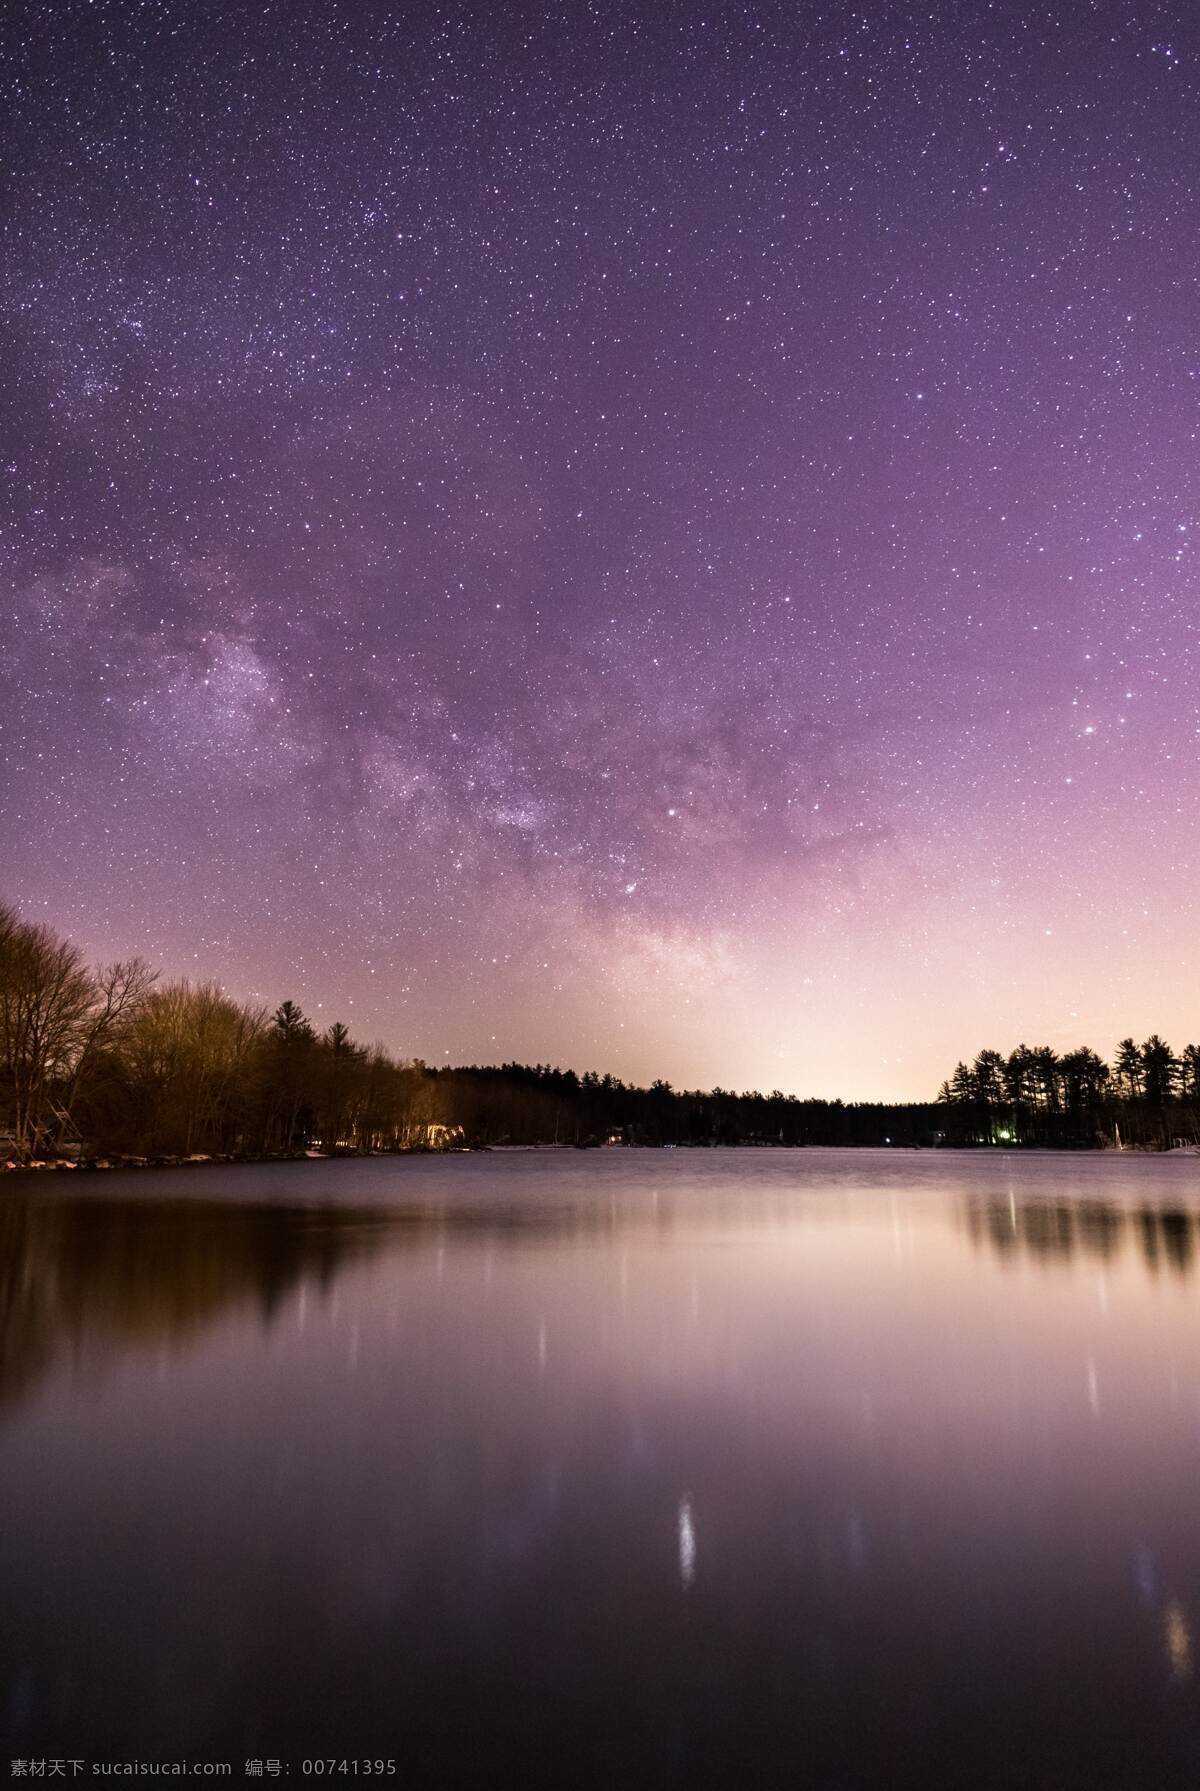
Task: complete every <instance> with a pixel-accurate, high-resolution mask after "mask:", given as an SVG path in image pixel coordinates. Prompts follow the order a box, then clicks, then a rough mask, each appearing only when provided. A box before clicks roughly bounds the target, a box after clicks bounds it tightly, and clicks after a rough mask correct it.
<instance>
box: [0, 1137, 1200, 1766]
mask: <svg viewBox="0 0 1200 1791" xmlns="http://www.w3.org/2000/svg"><path fill="white" fill-rule="evenodd" d="M1198 1215H1200V1158H1195V1157H1193V1158H1174V1159H1158V1160H1154V1159H1142V1160H1131V1159H1129V1158H1120V1157H1105V1158H1068V1157H1054V1156H1041V1157H1007V1158H1006V1157H1002V1156H986V1157H985V1156H982V1155H978V1156H971V1155H954V1154H944V1155H931V1154H928V1153H922V1154H916V1153H903V1154H900V1153H896V1154H883V1153H871V1152H863V1153H835V1152H818V1151H810V1152H798V1153H783V1152H779V1153H767V1152H711V1153H707V1152H684V1151H680V1152H677V1153H656V1152H645V1153H638V1152H619V1151H613V1152H604V1153H601V1152H594V1153H588V1154H586V1155H583V1154H577V1153H571V1152H566V1153H556V1154H549V1153H547V1154H544V1155H541V1156H529V1155H491V1156H486V1157H477V1158H449V1159H410V1160H377V1161H373V1162H368V1163H363V1164H348V1163H336V1164H320V1163H313V1164H304V1165H295V1166H290V1165H289V1166H283V1165H280V1166H276V1167H266V1168H257V1169H256V1168H244V1169H229V1170H222V1169H208V1170H197V1171H195V1172H192V1173H187V1172H175V1173H173V1174H163V1175H149V1174H142V1175H138V1176H129V1177H122V1176H116V1175H112V1176H108V1177H106V1178H104V1179H102V1180H101V1179H99V1178H97V1179H96V1180H94V1181H90V1182H87V1183H86V1184H85V1183H78V1182H70V1183H67V1182H66V1181H65V1178H57V1179H55V1180H54V1181H53V1182H50V1181H47V1180H45V1179H41V1180H38V1181H36V1182H32V1183H30V1182H27V1181H26V1180H25V1179H24V1178H22V1179H21V1180H20V1181H18V1180H17V1178H11V1179H9V1180H7V1181H5V1182H3V1183H0V1594H2V1598H0V1728H3V1731H4V1740H5V1746H6V1749H7V1753H8V1755H9V1756H10V1757H11V1758H14V1759H15V1758H20V1757H33V1758H37V1759H43V1758H44V1759H49V1758H53V1757H66V1758H82V1759H84V1760H85V1761H87V1762H89V1763H91V1762H93V1761H103V1760H115V1759H120V1760H128V1759H137V1758H140V1759H145V1760H162V1759H176V1758H181V1757H186V1758H188V1759H189V1760H204V1759H209V1760H230V1761H232V1762H233V1764H234V1777H235V1779H237V1778H239V1777H240V1776H241V1773H242V1769H243V1763H244V1762H245V1761H246V1760H247V1759H253V1758H259V1759H264V1760H265V1759H269V1758H272V1757H273V1758H277V1759H278V1760H280V1762H281V1769H282V1768H286V1767H287V1766H289V1765H290V1774H285V1775H284V1776H290V1777H291V1778H292V1779H293V1780H295V1779H299V1778H301V1777H302V1774H303V1765H302V1763H303V1761H304V1760H305V1759H306V1758H311V1757H312V1756H314V1755H315V1756H323V1757H326V1758H328V1757H334V1758H337V1759H339V1760H340V1759H343V1758H346V1759H352V1758H353V1757H358V1758H360V1759H361V1758H364V1757H380V1756H382V1757H385V1758H386V1757H391V1758H393V1759H394V1760H395V1761H396V1764H397V1768H398V1774H397V1777H396V1779H394V1780H393V1781H392V1782H393V1783H400V1784H411V1785H441V1784H450V1785H463V1786H481V1787H484V1786H486V1787H495V1786H499V1785H506V1784H513V1783H516V1784H524V1785H529V1786H541V1785H554V1786H563V1787H571V1786H596V1787H601V1786H602V1787H605V1788H606V1791H607V1788H608V1787H619V1786H642V1785H646V1786H656V1787H657V1786H664V1787H666V1786H678V1787H689V1788H690V1787H693V1786H717V1785H720V1786H743V1785H744V1786H775V1785H779V1786H789V1787H798V1786H816V1787H831V1788H832V1787H877V1786H878V1787H897V1786H906V1785H922V1786H947V1787H951V1786H953V1787H964V1788H967V1787H974V1788H981V1787H992V1786H1004V1787H1010V1786H1012V1787H1017V1786H1022V1787H1024V1786H1029V1787H1042V1786H1045V1787H1051V1786H1052V1787H1055V1788H1056V1791H1071V1788H1073V1787H1080V1788H1083V1787H1086V1788H1087V1791H1096V1788H1098V1787H1110V1786H1111V1787H1117V1786H1120V1787H1126V1786H1130V1787H1132V1786H1139V1787H1140V1786H1147V1787H1149V1786H1156V1787H1163V1786H1171V1787H1174V1786H1185V1785H1187V1786H1192V1785H1197V1784H1200V1276H1198V1274H1197V1267H1198V1262H1200V1258H1198V1254H1197V1252H1198V1248H1200V1223H1198ZM6 1770H7V1769H6Z"/></svg>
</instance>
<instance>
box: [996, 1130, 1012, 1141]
mask: <svg viewBox="0 0 1200 1791" xmlns="http://www.w3.org/2000/svg"><path fill="white" fill-rule="evenodd" d="M996 1136H997V1138H998V1139H999V1140H1000V1142H1001V1144H1007V1143H1008V1142H1009V1140H1010V1139H1011V1137H1012V1133H1011V1132H1005V1131H999V1132H997V1133H996Z"/></svg>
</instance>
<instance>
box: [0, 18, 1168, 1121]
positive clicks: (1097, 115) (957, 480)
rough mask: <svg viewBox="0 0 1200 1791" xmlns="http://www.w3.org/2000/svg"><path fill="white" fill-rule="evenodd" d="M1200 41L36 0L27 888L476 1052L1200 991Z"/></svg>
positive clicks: (15, 463) (830, 1080) (19, 854)
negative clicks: (44, 1) (44, 3)
mask: <svg viewBox="0 0 1200 1791" xmlns="http://www.w3.org/2000/svg"><path fill="white" fill-rule="evenodd" d="M1190 21H1191V9H1190V8H1187V7H1180V6H1155V5H1152V4H1141V5H1130V4H1120V5H1118V4H1113V3H1109V0H1100V3H1096V4H1091V5H1087V4H1082V3H1081V4H1079V5H1075V6H1068V7H1043V8H1033V7H1027V6H1017V5H1004V4H996V5H990V6H985V5H982V4H963V5H950V4H945V5H936V6H932V5H926V6H925V7H923V8H922V9H921V10H919V11H917V10H912V11H908V10H906V9H904V8H903V7H900V6H875V7H872V8H870V9H868V10H866V11H861V12H855V11H849V10H845V9H843V8H841V7H836V8H834V7H830V8H828V9H824V10H821V9H817V8H815V7H808V6H804V5H795V4H791V5H761V6H759V5H755V6H748V7H741V6H721V5H716V6H713V7H711V8H710V7H707V6H705V5H699V4H698V5H686V6H685V5H669V4H650V3H648V0H647V3H644V4H642V5H632V6H631V5H624V4H619V3H617V4H605V5H598V4H593V5H583V4H578V5H575V4H572V5H568V6H563V7H550V6H537V7H523V6H520V5H512V4H508V3H506V4H503V5H500V4H489V5H483V4H482V3H480V4H477V5H474V6H471V5H461V6H453V7H447V8H437V7H433V6H428V5H412V6H408V7H401V6H372V5H368V4H363V3H362V0H355V3H350V0H341V3H339V4H330V3H329V0H321V4H314V5H307V6H304V5H280V4H269V3H268V4H263V5H256V6H253V7H250V6H242V5H237V4H233V5H222V6H219V7H218V6H211V5H195V4H192V5H187V4H168V3H162V0H147V3H145V4H137V3H135V0H119V3H117V4H104V3H99V4H94V5H81V4H70V3H65V4H59V5H54V6H49V7H37V8H32V7H31V8H23V7H21V6H16V7H13V8H10V9H9V10H8V14H7V24H6V26H5V32H6V45H5V58H4V62H3V65H2V68H0V117H2V118H3V120H4V124H3V127H2V128H3V133H4V157H3V167H4V177H5V187H6V195H5V200H4V204H3V208H2V209H3V216H4V220H5V222H4V228H3V233H2V236H0V244H2V248H0V383H2V398H0V460H2V463H3V464H2V469H0V470H2V477H3V487H2V490H3V497H2V500H0V502H2V509H0V521H2V529H0V555H2V570H3V586H2V593H0V618H2V620H3V653H2V655H0V751H2V754H3V760H4V763H5V766H6V774H5V777H4V781H3V784H2V785H0V800H2V820H0V859H2V866H0V887H2V888H3V891H4V893H6V894H7V895H8V896H10V897H11V898H12V899H14V900H15V901H16V902H17V903H18V904H19V905H20V906H21V908H22V909H23V910H24V911H25V912H26V913H27V914H29V915H30V916H32V917H35V918H41V919H45V920H48V921H50V922H51V923H53V924H54V925H55V926H56V927H58V928H60V929H63V930H65V931H67V932H69V933H70V934H71V935H72V937H74V938H75V939H76V940H77V941H78V942H79V944H80V945H81V946H82V947H83V948H84V949H85V950H86V951H87V952H88V954H89V955H90V956H95V957H108V956H113V955H116V954H117V953H120V952H127V951H130V950H136V951H140V952H142V953H144V954H146V955H147V956H148V957H150V958H151V959H153V960H154V962H155V963H157V964H160V965H161V966H162V967H163V968H164V970H165V971H166V972H168V973H170V974H189V975H193V976H195V975H206V976H214V977H216V978H218V979H219V980H220V981H221V982H223V983H224V984H225V985H226V987H227V988H228V989H229V990H230V992H231V993H235V994H237V995H239V996H251V995H255V996H259V997H261V998H263V999H265V1000H269V1001H270V1002H271V1003H272V1005H273V1004H274V1003H275V1002H276V1001H278V1000H279V999H280V998H282V997H283V996H285V995H287V996H291V997H293V998H295V999H296V1000H298V1001H299V1002H300V1003H301V1005H302V1006H303V1007H305V1009H306V1010H307V1011H309V1012H310V1013H311V1014H312V1015H313V1017H314V1018H315V1019H316V1020H317V1021H318V1022H319V1023H324V1022H326V1021H328V1020H332V1019H334V1018H341V1019H344V1020H346V1021H347V1022H348V1024H349V1025H350V1027H351V1030H352V1031H353V1032H354V1033H355V1035H356V1036H358V1037H360V1038H362V1039H364V1040H372V1039H376V1038H378V1039H382V1040H383V1041H385V1042H386V1043H387V1044H388V1045H389V1046H390V1047H391V1048H393V1049H394V1050H397V1051H399V1052H401V1053H403V1054H405V1055H419V1056H422V1057H424V1058H425V1059H426V1060H427V1061H430V1062H439V1063H444V1062H465V1061H496V1060H499V1059H504V1058H512V1057H516V1058H520V1059H523V1060H528V1061H534V1060H542V1061H554V1062H558V1063H561V1064H564V1065H566V1064H570V1065H573V1066H574V1067H576V1068H577V1069H580V1070H582V1069H586V1068H589V1067H596V1068H598V1069H601V1070H606V1069H607V1070H612V1071H613V1072H615V1073H617V1074H619V1075H622V1076H626V1077H632V1078H635V1079H638V1080H648V1079H649V1078H651V1077H653V1076H655V1075H663V1076H666V1077H668V1078H669V1079H670V1080H671V1081H672V1082H674V1083H676V1084H679V1085H687V1086H695V1085H697V1084H704V1085H711V1084H712V1083H714V1082H719V1083H721V1084H722V1085H724V1086H726V1087H729V1086H734V1087H737V1088H749V1087H760V1088H762V1089H764V1090H767V1089H770V1088H773V1087H776V1086H778V1087H781V1088H783V1089H785V1090H787V1091H794V1092H796V1093H799V1094H802V1095H803V1094H809V1093H813V1094H837V1093H840V1094H843V1095H845V1096H847V1097H868V1096H887V1095H891V1096H898V1097H914V1098H925V1097H929V1096H932V1095H933V1093H934V1092H935V1091H936V1088H937V1085H938V1083H939V1082H940V1081H941V1079H942V1077H943V1076H944V1075H946V1074H947V1073H948V1072H949V1071H950V1069H951V1068H952V1067H953V1062H954V1060H955V1058H956V1057H958V1056H961V1055H972V1054H973V1053H974V1052H975V1051H976V1050H977V1049H978V1048H979V1047H980V1046H982V1045H985V1044H987V1045H995V1046H997V1047H999V1048H1001V1049H1005V1050H1007V1049H1010V1048H1011V1047H1012V1046H1013V1045H1014V1044H1016V1043H1017V1042H1018V1040H1019V1039H1025V1040H1027V1041H1028V1042H1029V1043H1031V1044H1039V1043H1049V1044H1052V1045H1054V1046H1055V1047H1056V1048H1060V1049H1066V1048H1069V1047H1070V1046H1073V1045H1075V1044H1078V1043H1080V1042H1083V1041H1086V1042H1089V1043H1091V1044H1093V1045H1094V1046H1095V1047H1096V1048H1097V1049H1099V1050H1101V1051H1102V1052H1104V1053H1106V1054H1107V1053H1109V1052H1111V1050H1112V1048H1113V1045H1114V1044H1115V1042H1116V1040H1117V1039H1118V1037H1120V1036H1121V1035H1122V1034H1124V1033H1126V1032H1129V1031H1132V1032H1134V1033H1135V1034H1136V1035H1137V1036H1138V1037H1139V1038H1141V1037H1144V1036H1145V1034H1146V1033H1148V1032H1149V1031H1151V1030H1153V1029H1155V1028H1157V1029H1158V1030H1160V1031H1162V1032H1163V1033H1165V1035H1166V1036H1167V1037H1168V1039H1169V1040H1170V1041H1171V1043H1172V1044H1174V1045H1175V1047H1176V1048H1177V1049H1178V1048H1179V1047H1180V1046H1182V1045H1183V1044H1184V1043H1185V1042H1187V1041H1188V1040H1189V1039H1191V1038H1194V1037H1195V1036H1196V1035H1197V1034H1200V1013H1198V1010H1197V1002H1196V993H1197V977H1196V972H1197V962H1198V958H1200V952H1198V949H1197V943H1196V941H1197V929H1196V907H1197V902H1196V895H1197V888H1198V886H1200V803H1198V802H1197V798H1198V797H1200V769H1198V755H1200V725H1198V724H1200V683H1198V673H1200V663H1198V661H1200V650H1198V649H1200V575H1198V567H1197V553H1198V552H1200V509H1198V504H1197V496H1198V488H1200V452H1198V431H1200V34H1198V33H1197V30H1196V27H1195V25H1194V24H1193V23H1191V22H1190Z"/></svg>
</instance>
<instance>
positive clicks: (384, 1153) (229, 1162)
mask: <svg viewBox="0 0 1200 1791" xmlns="http://www.w3.org/2000/svg"><path fill="white" fill-rule="evenodd" d="M585 1150H586V1151H588V1152H589V1153H590V1152H592V1151H593V1150H599V1151H602V1152H603V1153H604V1154H606V1155H609V1154H612V1153H614V1152H619V1151H658V1152H663V1151H732V1150H753V1151H789V1152H792V1151H813V1150H819V1151H838V1152H839V1153H843V1152H844V1153H845V1154H847V1155H859V1154H861V1153H862V1152H864V1151H880V1152H886V1154H887V1155H888V1156H903V1157H909V1156H913V1155H920V1156H926V1157H943V1156H963V1157H980V1156H992V1157H1033V1156H1045V1157H1121V1158H1128V1157H1137V1158H1142V1157H1146V1158H1154V1159H1159V1158H1163V1157H1173V1158H1186V1159H1194V1160H1195V1161H1196V1162H1197V1165H1198V1166H1200V1145H1173V1146H1172V1147H1171V1148H1170V1149H1168V1150H1151V1149H1148V1148H1144V1147H1141V1146H1136V1145H1126V1146H1124V1147H1123V1148H1121V1149H1117V1148H1115V1147H1114V1146H1113V1145H1095V1146H1091V1147H1088V1146H1078V1145H1053V1144H1037V1145H1011V1144H941V1145H920V1144H907V1145H904V1144H902V1145H889V1144H840V1145H838V1144H823V1145H820V1144H779V1143H771V1144H768V1143H763V1142H761V1141H759V1140H755V1139H747V1140H745V1141H744V1142H742V1141H739V1142H738V1143H734V1144H727V1143H712V1144H693V1143H686V1144H665V1145H664V1144H609V1145H575V1144H474V1145H462V1144H460V1145H452V1146H449V1147H447V1148H445V1149H437V1148H434V1147H431V1146H429V1145H422V1144H414V1145H402V1146H398V1147H397V1148H396V1149H395V1150H374V1151H366V1152H362V1151H318V1150H304V1151H290V1152H287V1153H278V1152H271V1153H268V1154H263V1155H246V1156H225V1155H214V1154H208V1153H204V1152H196V1153H194V1154H192V1155H190V1156H186V1157H178V1156H168V1157H101V1158H98V1159H89V1160H87V1161H85V1162H77V1161H75V1160H74V1159H72V1158H69V1157H59V1158H41V1159H35V1160H34V1161H33V1162H29V1163H17V1162H14V1161H12V1160H11V1159H9V1160H8V1161H6V1162H0V1177H4V1176H13V1175H20V1176H37V1177H38V1178H40V1179H44V1178H45V1177H47V1176H55V1177H57V1176H60V1175H68V1174H69V1175H81V1176H83V1177H84V1179H85V1180H90V1179H91V1178H92V1177H93V1176H95V1175H109V1174H131V1173H140V1172H142V1171H147V1172H161V1171H163V1170H198V1169H239V1168H246V1169H251V1168H261V1167H262V1166H263V1165H266V1164H290V1165H295V1164H300V1163H370V1162H375V1161H378V1160H379V1159H380V1158H384V1157H393V1158H394V1157H475V1156H484V1155H494V1156H548V1155H551V1154H553V1155H560V1154H562V1153H565V1152H579V1151H585Z"/></svg>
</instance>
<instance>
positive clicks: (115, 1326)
mask: <svg viewBox="0 0 1200 1791" xmlns="http://www.w3.org/2000/svg"><path fill="white" fill-rule="evenodd" d="M385 1224H386V1216H385V1215H381V1214H380V1213H378V1212H374V1213H366V1214H364V1213H363V1212H361V1211H358V1210H354V1209H351V1208H347V1207H344V1206H338V1207H335V1206H314V1207H304V1208H296V1207H280V1206H269V1205H265V1204H262V1205H254V1206H235V1205H233V1204H231V1203H228V1202H219V1201H193V1200H179V1201H170V1202H154V1203H149V1202H146V1201H138V1200H105V1199H97V1198H94V1197H93V1198H88V1197H81V1198H76V1199H65V1200H64V1199H54V1198H51V1199H46V1198H44V1197H38V1196H32V1197H23V1196H21V1195H9V1194H7V1193H6V1194H5V1197H4V1199H3V1200H2V1201H0V1406H3V1405H5V1404H8V1403H9V1402H10V1401H12V1400H13V1399H15V1398H17V1397H19V1396H20V1395H21V1394H22V1393H23V1392H25V1391H26V1390H27V1389H28V1388H29V1387H30V1386H31V1385H32V1383H33V1382H34V1381H35V1380H36V1379H37V1378H38V1377H39V1376H40V1375H41V1374H43V1373H44V1372H46V1371H47V1370H48V1369H49V1368H51V1367H53V1366H54V1364H55V1363H56V1362H58V1361H59V1360H61V1359H62V1358H63V1357H64V1356H66V1355H68V1354H70V1355H72V1356H74V1357H76V1358H78V1357H80V1356H82V1355H84V1354H86V1353H87V1352H89V1351H90V1349H91V1348H92V1347H94V1346H95V1345H99V1346H100V1347H101V1348H102V1349H103V1350H105V1351H110V1350H112V1349H113V1348H114V1346H116V1347H121V1346H124V1347H126V1348H135V1347H138V1346H141V1345H144V1344H147V1343H161V1342H166V1341H173V1342H184V1341H186V1340H187V1339H188V1338H190V1337H191V1336H193V1335H194V1334H195V1333H196V1332H198V1331H199V1330H201V1329H202V1328H204V1327H205V1326H207V1325H209V1324H211V1323H212V1322H213V1321H214V1320H215V1319H216V1318H217V1317H218V1316H219V1315H220V1314H222V1313H224V1312H226V1311H228V1310H229V1309H230V1308H231V1307H235V1306H238V1305H243V1304H247V1303H249V1302H254V1303H256V1304H257V1306H258V1308H259V1310H260V1311H261V1313H262V1316H263V1319H264V1321H266V1322H268V1323H269V1322H270V1320H271V1317H272V1315H273V1314H274V1312H275V1310H276V1308H277V1307H278V1305H279V1303H280V1301H281V1300H282V1299H283V1297H284V1296H285V1295H286V1294H287V1293H288V1292H289V1291H290V1290H291V1289H292V1288H294V1287H296V1286H298V1285H299V1283H300V1282H302V1281H305V1280H311V1281H314V1282H315V1283H316V1284H317V1285H318V1286H319V1287H321V1288H325V1287H328V1285H329V1284H330V1283H331V1281H332V1280H333V1277H334V1275H335V1274H336V1273H337V1271H338V1270H339V1269H340V1268H342V1267H343V1266H344V1265H345V1264H346V1263H347V1262H348V1261H349V1260H351V1259H352V1258H353V1257H356V1256H363V1255H367V1254H372V1253H374V1251H376V1250H377V1249H378V1248H379V1247H380V1244H381V1243H382V1241H383V1237H384V1232H385Z"/></svg>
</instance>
